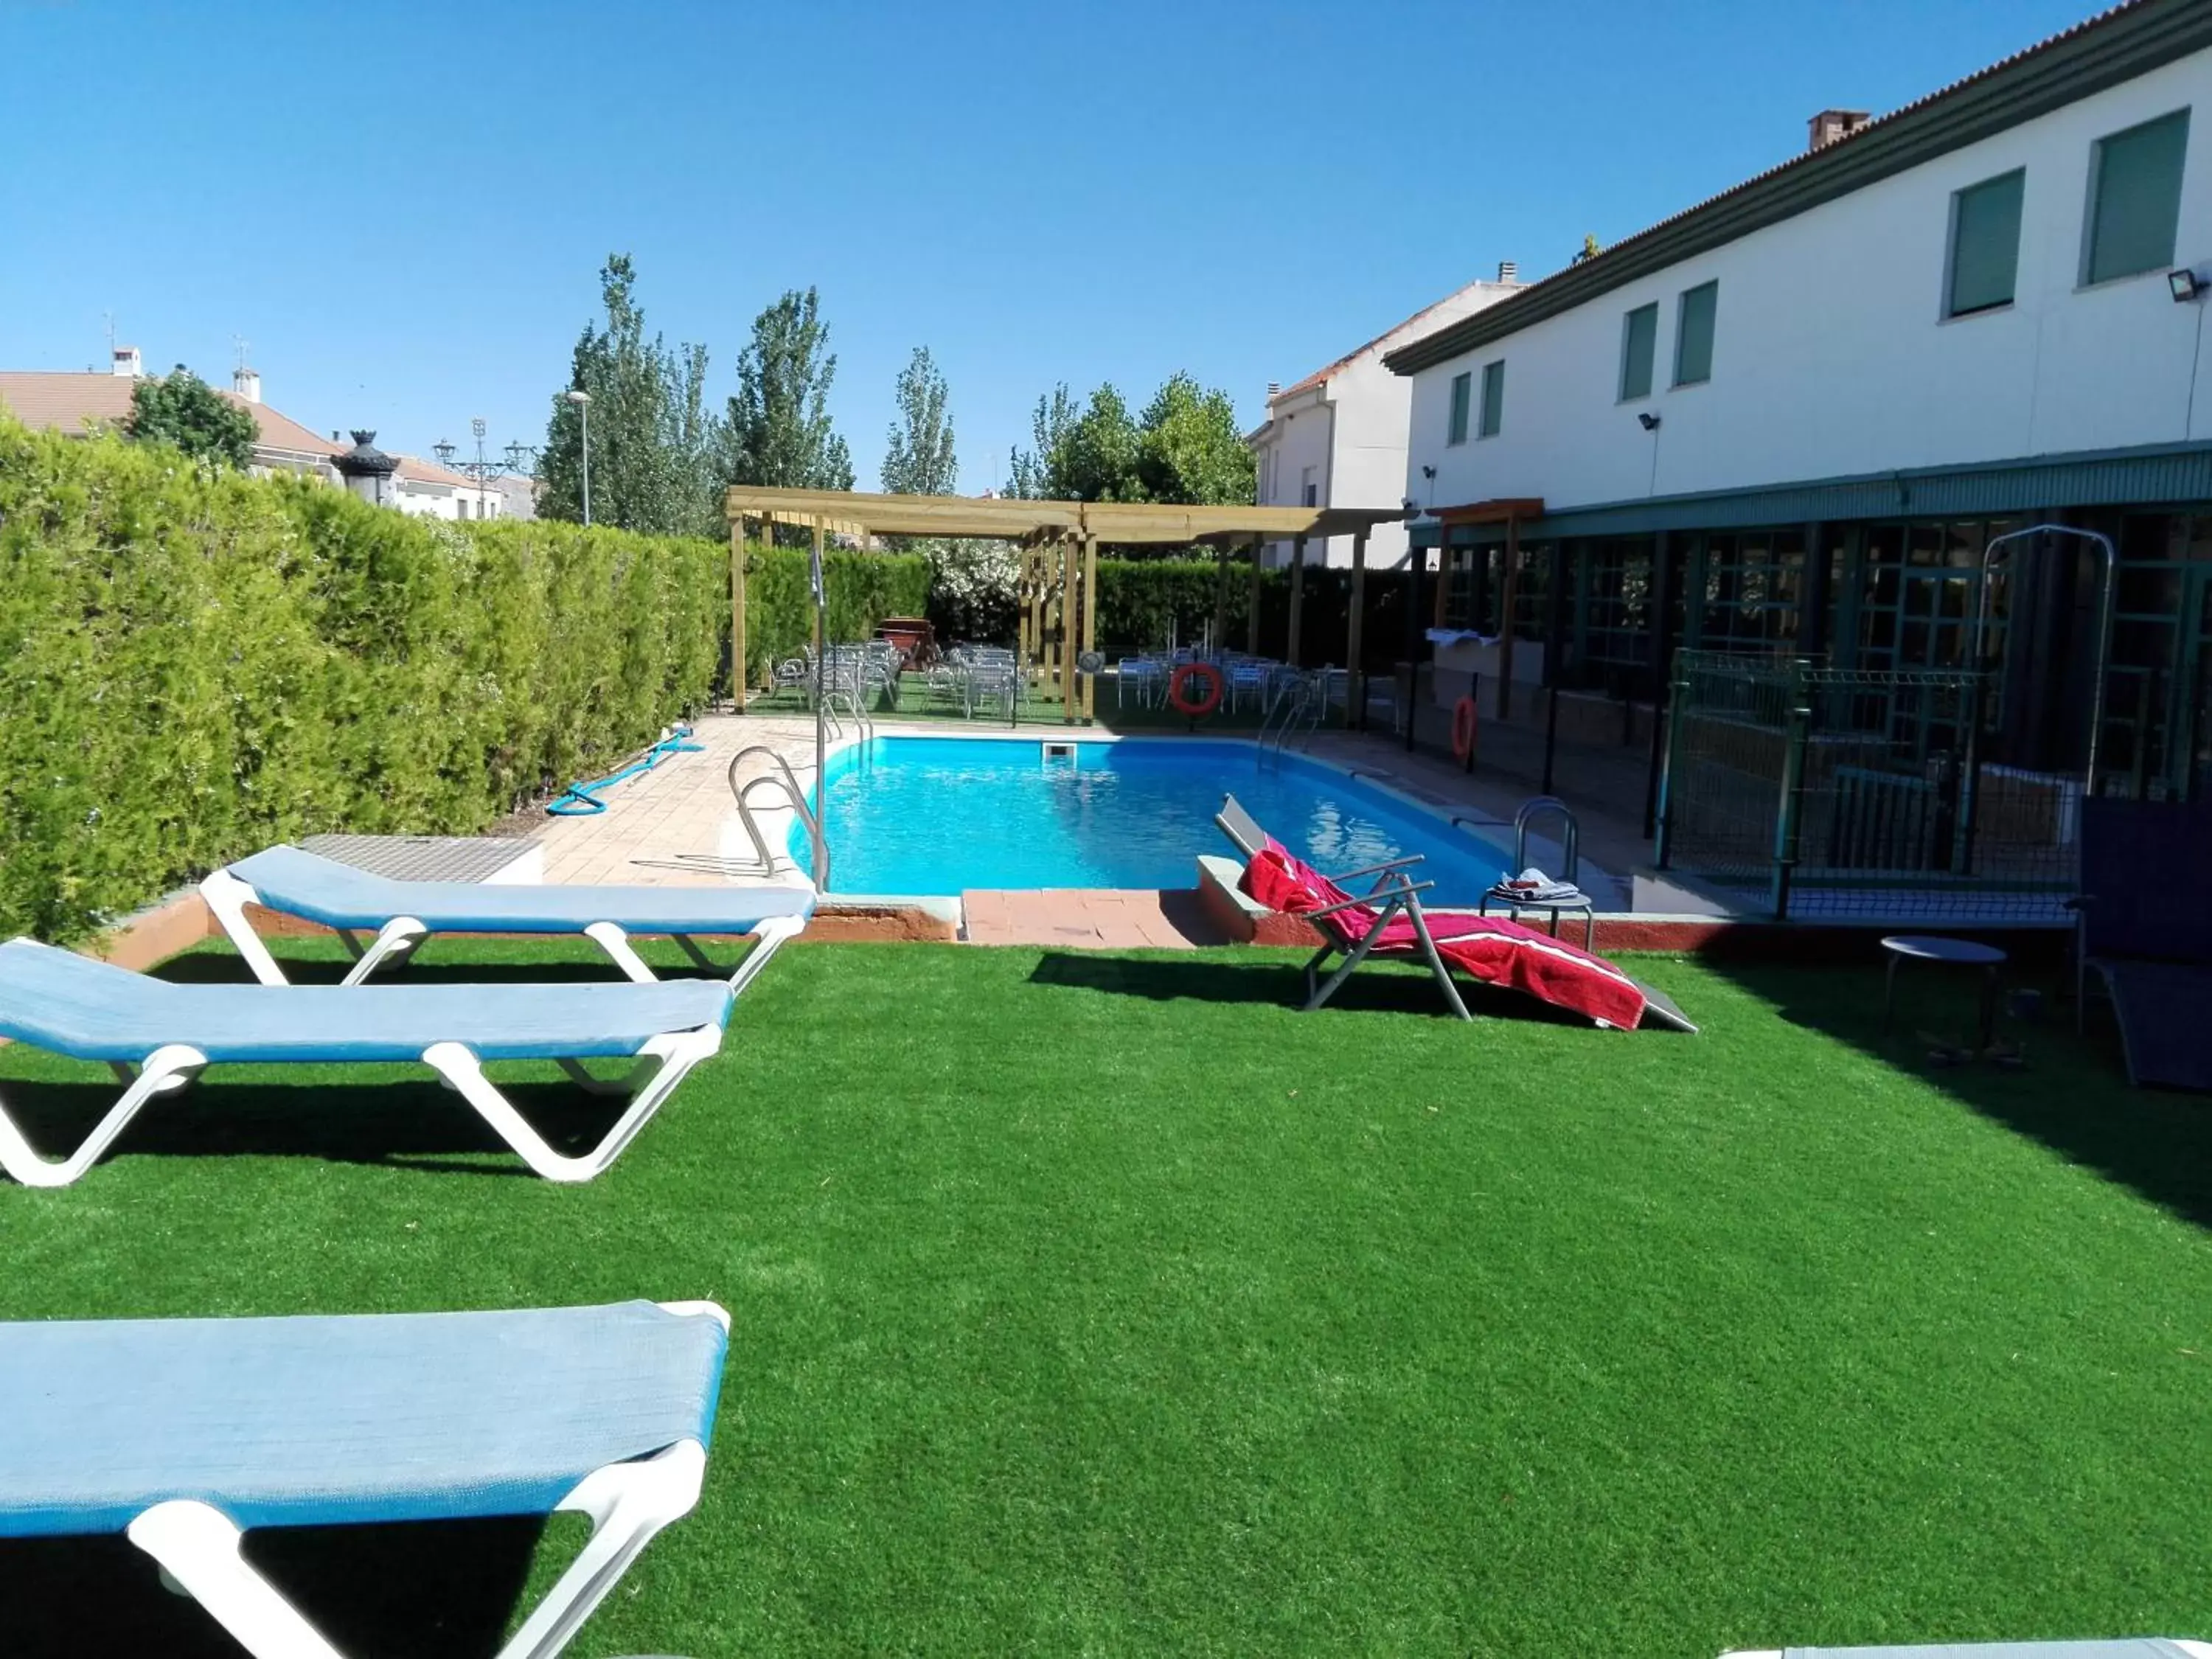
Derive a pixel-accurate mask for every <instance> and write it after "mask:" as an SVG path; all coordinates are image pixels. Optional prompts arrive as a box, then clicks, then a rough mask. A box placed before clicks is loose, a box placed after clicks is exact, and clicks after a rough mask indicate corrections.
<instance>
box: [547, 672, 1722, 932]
mask: <svg viewBox="0 0 2212 1659" xmlns="http://www.w3.org/2000/svg"><path fill="white" fill-rule="evenodd" d="M876 729H877V731H878V732H879V733H883V734H886V735H890V734H897V733H902V732H905V733H912V734H917V735H927V734H935V735H938V736H942V735H944V734H945V730H946V728H945V726H943V725H942V724H933V725H931V726H915V725H907V724H902V723H897V722H888V721H887V722H881V723H878V726H877V728H876ZM1030 735H1034V736H1036V737H1039V738H1045V737H1050V736H1054V735H1055V732H1054V731H1053V730H1052V729H1050V728H1045V727H1038V728H1035V729H1034V732H1028V731H1025V732H1024V736H1030ZM1072 735H1097V734H1096V733H1080V734H1072ZM693 740H694V741H695V742H696V743H698V744H701V745H702V748H701V750H700V752H698V753H695V754H683V755H677V756H674V757H671V758H669V759H668V760H666V761H664V762H663V763H661V764H660V765H659V766H658V767H656V768H654V769H653V770H652V771H650V772H647V773H644V774H641V775H639V776H637V777H635V778H632V779H629V780H628V781H624V782H623V783H620V784H617V785H616V786H615V787H613V788H612V789H611V790H609V791H607V792H606V793H605V801H606V803H607V810H606V811H605V812H603V813H596V814H592V815H589V816H586V817H545V818H544V819H543V820H542V822H541V823H539V824H538V826H537V827H536V828H535V829H533V831H532V833H534V834H535V835H536V836H538V841H539V842H540V844H541V847H542V848H543V852H544V878H545V879H546V880H548V881H550V882H560V883H572V884H585V883H594V882H640V883H647V884H653V885H658V886H702V885H714V884H720V883H722V882H724V881H726V880H727V879H729V878H727V877H726V876H725V875H724V874H722V873H720V872H719V871H718V870H717V869H715V868H714V867H713V866H710V865H707V864H705V863H702V862H699V861H698V860H702V859H703V858H708V857H714V856H718V855H726V854H730V853H732V852H733V851H735V850H737V847H738V838H737V837H736V836H735V834H734V831H733V829H732V824H733V817H732V809H731V801H730V791H729V786H728V783H727V781H726V775H727V773H728V769H729V765H730V761H731V759H732V757H734V756H735V755H736V754H737V753H738V751H739V750H743V749H745V748H747V747H749V746H750V745H751V744H768V745H769V746H770V747H771V748H773V749H774V750H775V751H776V752H777V753H778V754H780V755H781V756H782V757H784V758H785V759H786V760H787V762H789V763H790V765H791V767H792V769H793V772H794V773H796V774H797V775H798V777H799V782H800V784H801V785H802V787H803V786H805V785H806V784H807V783H809V782H811V778H812V769H813V764H814V723H813V721H812V720H811V718H810V717H807V716H805V715H796V716H772V717H763V716H759V715H735V714H710V715H707V716H704V717H702V719H701V720H699V721H698V722H697V723H696V728H695V731H694V733H693ZM1139 741H1141V739H1139ZM1310 752H1311V753H1312V754H1313V755H1314V756H1315V757H1316V758H1318V759H1322V760H1327V761H1331V762H1334V763H1336V764H1338V765H1340V766H1346V767H1352V768H1356V769H1358V770H1359V771H1360V772H1361V773H1362V774H1363V775H1366V776H1369V777H1370V778H1373V779H1376V781H1381V782H1383V783H1385V784H1387V785H1388V786H1389V787H1392V788H1395V789H1397V790H1399V791H1401V792H1402V793H1406V794H1408V795H1411V796H1413V797H1414V798H1416V799H1419V800H1421V801H1423V802H1424V803H1425V804H1426V805H1430V806H1431V807H1434V808H1436V809H1437V810H1438V811H1443V812H1445V813H1447V814H1452V813H1457V814H1462V815H1465V816H1467V817H1474V818H1477V819H1482V820H1488V821H1492V822H1499V821H1505V822H1510V819H1511V817H1512V815H1513V812H1514V810H1515V809H1516V807H1517V806H1518V805H1520V804H1521V802H1522V799H1525V798H1526V794H1527V791H1526V790H1525V789H1524V788H1520V787H1515V786H1512V785H1509V784H1501V783H1493V782H1490V781H1485V780H1483V779H1481V778H1479V777H1469V776H1468V775H1466V774H1465V773H1462V772H1461V771H1459V770H1458V769H1455V768H1454V767H1451V766H1449V765H1446V764H1443V763H1437V762H1435V761H1431V760H1428V759H1426V758H1425V757H1420V756H1418V755H1409V754H1407V753H1406V752H1405V751H1404V750H1401V749H1400V748H1398V747H1397V746H1396V745H1395V744H1391V743H1390V742H1389V741H1388V740H1387V739H1385V738H1376V737H1368V736H1362V735H1357V734H1350V733H1328V734H1324V735H1323V736H1322V737H1321V738H1317V739H1316V741H1315V743H1314V744H1313V745H1312V748H1311V750H1310ZM767 770H769V763H768V762H767V761H766V760H765V759H764V758H763V757H755V758H754V759H752V760H751V761H750V762H749V763H747V764H746V766H745V768H744V771H743V773H741V776H751V775H757V774H759V773H762V772H765V771H767ZM769 798H770V799H772V796H770V797H769ZM1581 831H1582V852H1583V858H1584V859H1585V860H1587V861H1588V862H1589V864H1591V865H1595V866H1598V867H1599V868H1601V869H1602V870H1605V871H1608V872H1614V878H1613V881H1612V882H1611V884H1610V885H1611V887H1612V889H1613V890H1612V891H1611V892H1610V893H1607V892H1606V891H1604V890H1602V887H1601V884H1600V883H1598V882H1596V881H1592V880H1590V879H1589V878H1588V876H1587V873H1586V875H1585V884H1586V885H1588V886H1589V887H1591V888H1592V890H1594V891H1595V892H1596V894H1597V896H1598V897H1599V899H1600V903H1601V908H1606V909H1611V910H1620V911H1634V912H1637V913H1639V914H1661V915H1673V916H1718V915H1721V914H1723V913H1722V912H1721V910H1720V908H1719V907H1718V906H1717V905H1716V904H1715V903H1714V902H1713V901H1712V900H1711V899H1710V898H1708V897H1706V896H1703V895H1701V894H1699V893H1696V892H1694V891H1692V890H1688V889H1686V888H1682V887H1680V886H1677V885H1675V884H1673V883H1671V882H1668V881H1665V880H1663V879H1661V878H1655V877H1651V876H1649V875H1637V874H1634V873H1632V872H1635V871H1636V870H1637V868H1638V866H1639V865H1641V864H1642V863H1643V862H1644V859H1645V858H1646V856H1647V853H1646V849H1645V845H1644V842H1643V841H1642V840H1641V838H1640V836H1638V833H1637V832H1638V826H1637V825H1634V824H1630V823H1615V822H1613V821H1612V820H1610V819H1608V818H1607V817H1602V816H1585V817H1583V819H1582V824H1581ZM1492 834H1510V831H1501V830H1493V831H1492ZM1556 850H1557V849H1556V848H1553V847H1552V846H1550V845H1549V844H1548V843H1541V842H1540V843H1538V844H1537V845H1536V846H1535V847H1534V848H1532V854H1531V855H1532V857H1534V859H1535V860H1536V861H1537V862H1539V863H1542V862H1545V861H1546V860H1548V859H1551V858H1553V857H1554V856H1555V855H1556ZM687 860H690V862H688V863H687ZM1194 880H1195V872H1194ZM963 908H964V912H965V923H966V926H965V931H964V937H966V938H967V939H969V941H971V942H973V943H975V944H987V945H1078V946H1086V945H1087V946H1092V947H1096V948H1100V949H1127V948H1135V947H1140V946H1146V945H1152V946H1162V947H1169V948H1172V947H1177V946H1195V945H1207V944H1215V943H1219V942H1221V937H1222V936H1221V935H1220V933H1218V931H1216V930H1215V928H1214V927H1213V926H1212V924H1211V923H1210V922H1209V921H1207V919H1206V916H1205V915H1203V914H1202V913H1201V912H1200V910H1199V908H1198V907H1197V906H1195V905H1194V904H1192V903H1189V902H1186V901H1185V900H1184V899H1183V898H1182V896H1178V895H1176V894H1174V893H1168V894H1160V893H1152V892H1120V891H1096V890H1080V889H1048V890H1042V891H1031V892H971V893H969V894H966V895H964V896H963Z"/></svg>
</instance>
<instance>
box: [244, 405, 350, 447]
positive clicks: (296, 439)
mask: <svg viewBox="0 0 2212 1659" xmlns="http://www.w3.org/2000/svg"><path fill="white" fill-rule="evenodd" d="M222 395H223V396H224V397H226V398H229V399H230V401H231V402H233V403H234V404H238V405H239V406H240V407H241V408H242V409H244V410H246V411H247V412H248V413H249V414H251V415H252V416H253V423H254V425H256V426H257V427H258V428H261V442H262V444H263V445H264V447H267V448H270V449H284V450H295V451H297V452H298V453H301V454H303V455H337V454H341V453H343V452H344V450H345V446H344V445H343V444H336V443H332V442H331V441H330V440H329V439H328V438H325V437H324V436H323V435H321V434H319V433H316V432H310V431H309V430H308V429H307V428H306V427H304V426H301V424H300V423H299V422H297V421H295V420H294V419H293V418H292V417H291V416H289V415H280V414H278V413H277V412H276V410H273V409H271V408H270V407H269V405H268V404H249V403H247V402H246V399H245V398H241V397H240V396H239V395H238V394H237V393H236V392H224V393H223V394H222Z"/></svg>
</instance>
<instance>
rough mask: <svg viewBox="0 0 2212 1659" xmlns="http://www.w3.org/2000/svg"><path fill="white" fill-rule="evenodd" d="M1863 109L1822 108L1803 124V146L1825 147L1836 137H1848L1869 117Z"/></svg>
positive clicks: (1808, 147) (1809, 147)
mask: <svg viewBox="0 0 2212 1659" xmlns="http://www.w3.org/2000/svg"><path fill="white" fill-rule="evenodd" d="M1869 119H1871V117H1869V115H1868V114H1867V112H1866V111H1864V110H1863V109H1824V110H1822V111H1821V112H1820V113H1819V114H1818V115H1816V116H1814V118H1812V119H1811V120H1809V121H1808V122H1807V123H1806V124H1805V148H1806V149H1808V150H1815V149H1827V147H1828V146H1829V145H1831V144H1832V143H1835V142H1836V140H1837V139H1838V138H1848V137H1850V136H1851V135H1852V134H1853V133H1855V132H1857V131H1858V130H1859V129H1860V128H1861V127H1863V126H1864V125H1866V124H1867V122H1868V121H1869Z"/></svg>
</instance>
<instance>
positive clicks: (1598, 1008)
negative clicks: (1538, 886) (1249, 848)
mask: <svg viewBox="0 0 2212 1659" xmlns="http://www.w3.org/2000/svg"><path fill="white" fill-rule="evenodd" d="M1242 885H1243V889H1244V890H1245V891H1246V892H1247V893H1249V894H1250V895H1251V896H1253V897H1254V898H1255V899H1257V900H1258V901H1259V902H1261V903H1262V904H1264V905H1266V906H1267V908H1269V909H1271V910H1280V911H1282V912H1284V913H1285V915H1294V916H1297V915H1306V914H1308V913H1309V912H1310V911H1314V910H1321V909H1326V908H1328V906H1330V905H1332V904H1341V903H1343V902H1345V901H1346V899H1348V898H1351V897H1352V895H1351V894H1349V893H1347V892H1346V891H1345V890H1343V889H1342V888H1341V887H1339V886H1338V885H1337V884H1335V883H1334V882H1333V881H1331V880H1330V879H1329V878H1328V877H1327V876H1324V875H1323V874H1322V873H1321V872H1320V871H1318V870H1316V869H1315V868H1314V867H1313V866H1311V865H1310V864H1308V863H1307V862H1305V860H1303V859H1301V858H1299V857H1298V856H1297V854H1294V853H1292V852H1291V851H1290V850H1289V849H1288V848H1285V847H1284V846H1283V845H1282V844H1281V843H1280V842H1277V841H1275V840H1273V839H1272V838H1270V839H1269V841H1268V842H1267V846H1266V847H1264V848H1261V851H1260V853H1259V854H1258V855H1257V856H1255V858H1254V859H1253V860H1252V861H1251V862H1250V863H1249V864H1248V865H1247V866H1245V867H1244V879H1243V883H1242ZM1378 914H1379V910H1378V908H1377V907H1375V906H1372V905H1369V904H1365V903H1361V904H1357V905H1354V906H1353V907H1352V908H1350V909H1348V910H1340V911H1338V912H1337V913H1336V914H1335V915H1333V916H1322V917H1320V918H1318V919H1317V920H1316V921H1315V923H1314V926H1315V927H1320V928H1322V929H1324V930H1325V931H1326V932H1328V933H1329V934H1330V935H1331V936H1332V937H1333V938H1334V939H1335V941H1336V942H1337V943H1338V944H1339V945H1341V946H1342V947H1343V948H1344V949H1346V950H1347V951H1349V950H1350V949H1352V946H1354V945H1357V944H1358V942H1359V940H1360V939H1361V938H1363V937H1364V935H1365V933H1366V932H1367V930H1368V929H1369V928H1370V927H1373V926H1374V925H1375V918H1376V915H1378ZM1423 920H1424V921H1426V922H1427V923H1428V926H1429V937H1430V938H1431V939H1434V940H1435V941H1436V945H1437V955H1439V956H1441V957H1443V959H1444V960H1445V961H1446V962H1448V963H1450V964H1451V965H1452V966H1454V967H1455V968H1458V969H1462V971H1464V972H1465V973H1466V974H1468V975H1469V976H1470V977H1471V978H1474V979H1476V980H1479V981H1481V982H1482V983H1483V984H1485V985H1497V986H1502V987H1504V988H1506V989H1507V990H1511V991H1521V992H1524V993H1526V994H1528V995H1529V996H1532V997H1534V998H1535V999H1536V1000H1538V1001H1540V1002H1548V1003H1550V1004H1551V1005H1552V1006H1554V1007H1557V1008H1567V1009H1571V1010H1572V1011H1573V1012H1576V1013H1578V1014H1581V1015H1583V1017H1584V1018H1589V1019H1594V1020H1598V1021H1601V1022H1602V1023H1603V1024H1607V1025H1617V1026H1619V1027H1620V1029H1621V1030H1625V1031H1632V1030H1635V1029H1636V1026H1637V1024H1638V1022H1639V1021H1640V1020H1642V1019H1643V1018H1644V993H1643V992H1642V991H1640V990H1638V988H1637V987H1636V982H1635V981H1633V980H1632V979H1630V978H1629V977H1628V975H1626V974H1624V973H1622V972H1621V971H1620V969H1618V968H1616V967H1614V966H1613V964H1612V963H1609V962H1607V961H1606V960H1605V959H1604V958H1603V957H1594V956H1592V955H1591V954H1590V953H1589V951H1578V950H1577V949H1576V948H1575V947H1574V946H1573V945H1569V944H1567V943H1565V941H1564V940H1560V939H1553V938H1552V937H1551V936H1550V935H1548V934H1546V933H1538V932H1537V931H1536V930H1535V929H1534V927H1522V925H1521V924H1520V923H1519V922H1517V921H1506V920H1505V919H1504V917H1502V916H1477V915H1468V914H1467V913H1466V912H1464V911H1455V912H1453V913H1451V914H1449V915H1431V914H1428V913H1424V915H1423ZM1420 950H1421V941H1420V936H1419V934H1418V933H1415V932H1414V930H1413V917H1412V916H1411V915H1409V914H1407V912H1405V911H1403V910H1401V911H1400V912H1399V913H1398V914H1397V915H1395V916H1393V917H1391V918H1390V925H1389V927H1385V928H1384V929H1383V933H1382V936H1381V937H1380V938H1379V939H1376V941H1375V944H1374V945H1373V947H1372V948H1371V950H1370V951H1369V954H1370V955H1371V956H1393V957H1405V956H1413V957H1418V956H1419V954H1420Z"/></svg>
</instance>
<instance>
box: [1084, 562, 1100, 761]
mask: <svg viewBox="0 0 2212 1659" xmlns="http://www.w3.org/2000/svg"><path fill="white" fill-rule="evenodd" d="M1083 648H1084V650H1085V652H1091V651H1096V650H1097V648H1098V538H1097V537H1096V536H1085V538H1083ZM1097 718H1098V676H1097V675H1096V674H1085V676H1084V677H1083V721H1084V724H1085V725H1086V726H1088V725H1089V724H1090V723H1091V721H1093V720H1097Z"/></svg>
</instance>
